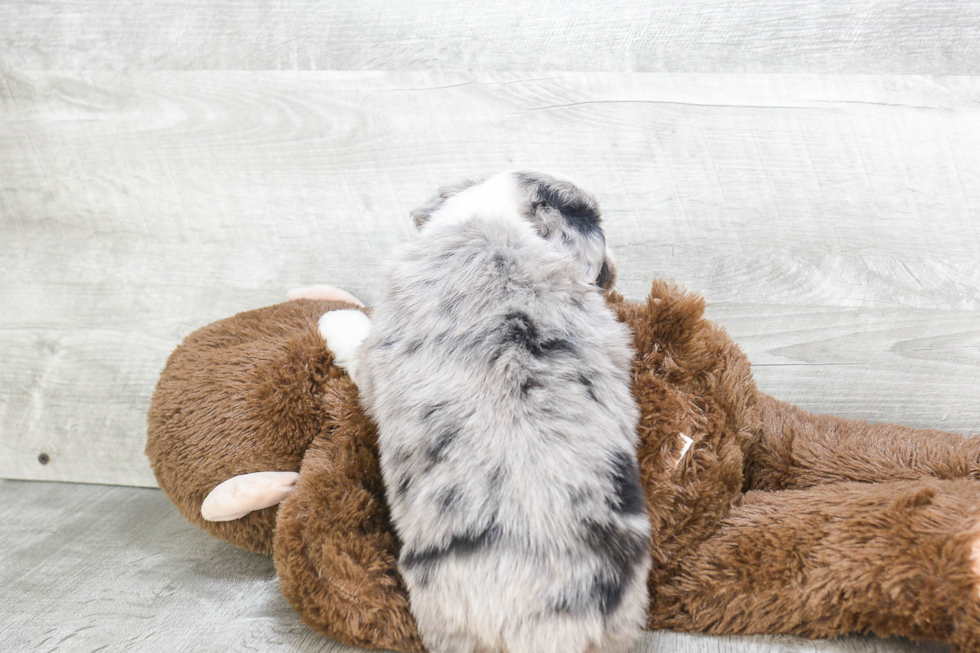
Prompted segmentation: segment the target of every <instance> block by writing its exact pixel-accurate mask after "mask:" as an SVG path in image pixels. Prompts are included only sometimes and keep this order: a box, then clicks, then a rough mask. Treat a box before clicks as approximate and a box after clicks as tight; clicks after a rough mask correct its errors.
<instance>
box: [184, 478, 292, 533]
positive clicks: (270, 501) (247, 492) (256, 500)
mask: <svg viewBox="0 0 980 653" xmlns="http://www.w3.org/2000/svg"><path fill="white" fill-rule="evenodd" d="M297 479H299V474H297V473H296V472H254V473H252V474H242V475H241V476H233V477H232V478H229V479H228V480H227V481H225V482H224V483H221V484H220V485H218V486H217V487H215V488H214V489H213V490H211V492H210V493H209V494H208V496H207V497H205V499H204V503H202V504H201V516H202V517H204V518H205V519H206V520H208V521H232V520H233V519H241V518H242V517H244V516H245V515H247V514H248V513H250V512H252V511H254V510H262V509H263V508H268V507H269V506H274V505H276V504H278V503H281V502H282V500H283V499H285V498H286V497H287V496H289V493H290V492H292V491H293V489H295V487H296V481H297Z"/></svg>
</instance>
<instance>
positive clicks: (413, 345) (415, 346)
mask: <svg viewBox="0 0 980 653" xmlns="http://www.w3.org/2000/svg"><path fill="white" fill-rule="evenodd" d="M421 348H422V339H421V338H416V339H415V340H412V341H411V342H409V343H408V344H407V345H405V353H406V354H415V353H418V350H419V349H421Z"/></svg>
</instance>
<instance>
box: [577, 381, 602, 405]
mask: <svg viewBox="0 0 980 653" xmlns="http://www.w3.org/2000/svg"><path fill="white" fill-rule="evenodd" d="M577 380H578V382H579V383H581V384H582V385H583V386H585V392H586V394H588V395H589V399H591V400H592V401H594V402H596V403H597V404H598V403H601V402H600V401H599V397H598V396H596V393H595V388H594V387H593V386H592V379H590V378H589V377H587V376H585V375H584V374H579V375H578V379H577Z"/></svg>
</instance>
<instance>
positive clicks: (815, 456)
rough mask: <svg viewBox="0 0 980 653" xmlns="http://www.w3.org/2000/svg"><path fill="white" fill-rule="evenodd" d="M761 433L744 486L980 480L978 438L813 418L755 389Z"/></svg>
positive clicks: (750, 456) (827, 417) (767, 487)
mask: <svg viewBox="0 0 980 653" xmlns="http://www.w3.org/2000/svg"><path fill="white" fill-rule="evenodd" d="M759 397H760V408H761V418H762V432H761V437H760V438H759V440H758V441H757V442H756V444H755V446H754V448H753V449H752V450H750V451H749V452H748V462H747V465H746V480H747V483H748V487H749V488H751V489H760V490H782V489H802V488H807V487H813V486H815V485H820V484H823V483H834V482H839V481H860V482H866V483H877V482H882V481H897V480H915V479H921V478H929V477H931V478H941V479H955V478H975V479H980V438H967V437H963V436H962V435H958V434H956V433H947V432H945V431H932V430H925V429H914V428H910V427H907V426H898V425H895V424H870V423H868V422H860V421H854V420H847V419H843V418H840V417H834V416H832V415H812V414H810V413H807V412H805V411H803V410H800V409H799V408H796V407H795V406H791V405H790V404H786V403H784V402H781V401H778V400H776V399H773V398H772V397H769V396H767V395H763V394H761V393H760V395H759Z"/></svg>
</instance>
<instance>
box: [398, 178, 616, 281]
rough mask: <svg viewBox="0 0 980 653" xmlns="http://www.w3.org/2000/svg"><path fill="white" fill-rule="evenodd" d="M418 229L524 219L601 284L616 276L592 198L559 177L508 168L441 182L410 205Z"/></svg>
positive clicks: (572, 183) (596, 204)
mask: <svg viewBox="0 0 980 653" xmlns="http://www.w3.org/2000/svg"><path fill="white" fill-rule="evenodd" d="M411 215H412V219H413V220H414V221H415V226H416V227H418V228H419V229H421V228H423V227H424V226H425V225H426V224H428V223H430V222H435V221H442V220H459V219H465V218H467V217H471V216H473V215H494V216H499V217H505V218H510V219H514V220H523V221H527V222H530V223H531V224H532V225H533V226H534V228H535V229H536V231H537V232H538V234H539V235H540V236H541V237H542V238H544V239H545V240H547V241H549V242H551V243H553V244H554V245H555V246H556V247H557V248H559V249H560V250H562V251H564V252H565V253H567V254H569V255H570V256H572V257H573V258H574V259H576V260H577V261H579V262H580V263H581V264H583V265H584V266H585V268H586V270H587V275H588V278H589V279H590V280H591V281H593V283H595V284H596V285H597V286H599V287H600V288H602V289H603V290H608V289H610V288H612V286H613V284H614V283H615V280H616V261H615V258H614V257H613V255H612V252H611V251H610V250H609V248H608V247H607V246H606V238H605V234H603V232H602V228H601V226H600V224H601V222H602V220H601V217H600V215H599V205H598V203H597V202H596V200H595V198H594V197H592V195H590V194H589V193H587V192H586V191H584V190H582V189H581V188H579V187H578V186H577V185H576V184H575V183H574V182H572V181H571V180H570V179H567V178H565V177H561V176H558V175H554V174H548V173H543V172H536V171H508V172H504V173H501V174H499V175H497V176H495V177H490V178H489V179H486V180H482V181H472V180H468V181H464V182H460V183H458V184H454V185H452V186H443V187H442V188H440V189H439V191H438V193H437V194H436V195H435V196H434V197H433V198H432V199H430V200H429V201H428V202H426V203H425V204H423V205H422V206H421V207H419V208H417V209H415V210H414V211H412V214H411Z"/></svg>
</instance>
